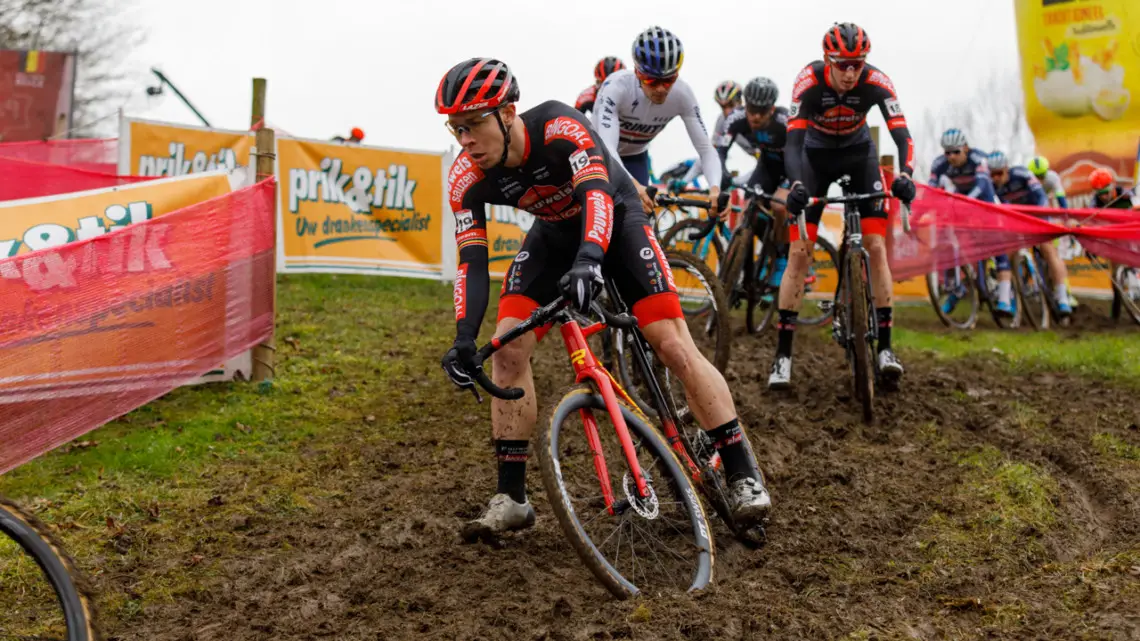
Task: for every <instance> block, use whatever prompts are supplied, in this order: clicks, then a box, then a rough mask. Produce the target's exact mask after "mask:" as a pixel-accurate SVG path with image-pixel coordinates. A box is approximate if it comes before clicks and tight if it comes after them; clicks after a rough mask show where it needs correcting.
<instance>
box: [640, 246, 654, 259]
mask: <svg viewBox="0 0 1140 641" xmlns="http://www.w3.org/2000/svg"><path fill="white" fill-rule="evenodd" d="M641 259H642V260H653V249H652V248H650V247H642V248H641Z"/></svg>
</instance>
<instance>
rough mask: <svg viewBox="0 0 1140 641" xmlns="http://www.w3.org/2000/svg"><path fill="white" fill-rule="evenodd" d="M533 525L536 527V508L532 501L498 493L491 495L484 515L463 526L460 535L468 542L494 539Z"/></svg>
mask: <svg viewBox="0 0 1140 641" xmlns="http://www.w3.org/2000/svg"><path fill="white" fill-rule="evenodd" d="M531 527H534V508H533V507H531V505H530V501H527V502H526V503H516V502H515V501H514V499H512V498H511V497H510V496H509V495H507V494H496V495H495V496H492V497H491V502H490V504H489V505H488V506H487V511H486V512H484V513H483V516H481V517H479V518H477V519H475V520H474V521H468V522H467V524H466V525H464V526H463V530H462V531H461V532H460V536H462V537H463V540H464V541H466V542H467V543H474V542H475V541H479V540H482V541H494V540H496V539H497V538H498V537H499V535H501V534H504V533H506V532H512V531H514V530H525V529H527V528H531Z"/></svg>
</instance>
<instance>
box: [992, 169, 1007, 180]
mask: <svg viewBox="0 0 1140 641" xmlns="http://www.w3.org/2000/svg"><path fill="white" fill-rule="evenodd" d="M1005 171H1006V170H1004V169H994V170H991V171H990V178H993V179H994V180H997V179H998V178H1004V177H1005Z"/></svg>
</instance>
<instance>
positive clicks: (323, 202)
mask: <svg viewBox="0 0 1140 641" xmlns="http://www.w3.org/2000/svg"><path fill="white" fill-rule="evenodd" d="M442 164H443V154H442V153H427V152H414V151H400V150H391V149H379V148H376V147H364V146H358V145H341V144H336V143H324V142H317V141H307V140H296V139H291V138H280V139H278V141H277V167H278V169H277V172H278V176H279V178H280V187H279V192H280V208H281V216H280V220H281V232H280V233H279V237H281V238H283V245H282V247H283V250H284V269H283V271H285V272H340V273H374V274H387V275H391V276H412V277H419V278H433V279H438V278H440V277H441V271H442V268H441V264H440V263H441V256H442V250H441V239H442V234H443V222H442V220H441V214H442V212H443V211H444V209H443V168H442ZM449 215H450V214H449Z"/></svg>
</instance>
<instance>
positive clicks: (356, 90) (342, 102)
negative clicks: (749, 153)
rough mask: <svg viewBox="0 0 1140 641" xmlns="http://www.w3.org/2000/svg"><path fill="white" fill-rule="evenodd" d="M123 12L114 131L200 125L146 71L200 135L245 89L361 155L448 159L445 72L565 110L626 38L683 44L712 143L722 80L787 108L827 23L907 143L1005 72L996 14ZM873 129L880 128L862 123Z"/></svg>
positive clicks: (408, 6) (661, 157) (922, 6)
mask: <svg viewBox="0 0 1140 641" xmlns="http://www.w3.org/2000/svg"><path fill="white" fill-rule="evenodd" d="M137 2H138V4H137V5H136V6H135V7H134V8H132V9H130V10H129V12H130V13H129V18H130V19H131V20H133V21H134V22H135V23H136V24H137V25H138V26H139V27H141V28H142V29H144V30H145V31H146V33H147V34H148V36H147V41H146V43H145V44H144V45H143V46H142V47H140V48H139V49H137V50H136V51H135V52H134V53H133V54H132V55H131V57H130V58H129V62H130V65H131V67H132V68H137V69H138V71H139V75H138V82H137V88H136V90H135V91H134V93H133V94H132V97H131V100H130V102H128V104H127V106H126V107H125V112H126V113H127V115H130V116H136V117H144V118H151V119H156V120H164V121H170V122H179V123H187V124H197V120H196V119H195V118H194V116H193V114H192V113H190V111H189V110H188V109H186V108H185V107H184V106H183V105H182V104H181V103H180V102H179V101H178V99H177V98H176V97H175V96H174V95H173V94H172V93H170V92H169V91H167V92H166V94H165V95H163V96H160V97H157V98H148V97H147V96H146V95H145V91H144V90H145V87H146V85H147V84H150V83H151V82H152V80H153V78H154V77H153V76H152V75H150V73H149V72H148V69H149V68H150V67H151V66H154V67H157V68H159V69H160V70H161V71H163V73H165V74H166V75H167V76H168V77H169V78H170V79H171V80H172V81H173V82H174V83H175V85H176V86H178V87H179V89H180V90H181V91H182V92H183V93H184V94H186V96H187V97H188V98H189V99H190V101H191V102H193V103H194V105H195V106H196V107H197V108H198V109H199V110H200V111H201V112H202V113H203V114H204V115H205V116H206V118H207V119H209V120H210V122H211V124H213V125H214V126H216V127H222V128H233V129H244V128H246V127H248V125H249V110H250V93H251V80H250V79H251V78H252V77H254V76H261V77H265V78H267V80H268V92H269V93H268V100H267V112H268V120H269V122H270V124H272V125H274V126H276V127H278V128H279V129H281V130H284V131H286V132H288V133H290V134H292V135H295V136H300V137H307V138H317V139H328V138H330V137H332V136H333V135H336V134H342V135H347V132H348V130H349V129H350V128H351V127H354V126H357V127H360V128H362V129H363V130H364V131H365V134H366V137H365V143H366V144H372V145H379V146H395V147H404V148H412V149H426V150H443V149H447V148H448V147H450V146H451V145H453V144H454V140H453V139H452V138H451V137H450V136H449V135H448V133H447V131H446V129H445V128H444V126H443V122H444V118H443V117H441V116H439V115H438V114H436V113H435V110H434V108H433V99H434V96H435V90H436V86H437V84H438V83H439V79H440V78H441V77H442V75H443V74H444V73H445V72H446V71H447V69H448V68H449V67H450V66H452V65H453V64H455V63H457V62H459V61H461V60H464V59H466V58H470V57H474V56H491V57H496V58H499V59H501V60H503V61H505V62H506V63H507V64H509V65H510V66H511V69H512V70H513V71H514V73H515V75H516V77H517V78H518V79H519V82H520V87H521V90H522V101H521V104H520V107H521V108H522V109H526V108H528V107H530V106H533V105H535V104H537V103H539V102H542V101H544V100H548V99H558V100H562V101H564V102H567V103H570V104H573V102H574V99H575V97H577V95H578V93H579V91H581V90H582V89H584V88H585V87H586V86H588V85H589V84H592V83H593V75H592V70H593V66H594V64H595V62H596V61H597V60H598V59H599V58H601V57H602V56H605V55H618V56H620V57H621V58H622V59H623V60H624V61H625V62H626V64H630V62H631V61H630V46H631V44H632V42H633V39H634V37H635V36H636V35H637V33H638V32H640V31H641V30H643V29H644V28H646V27H648V26H650V25H652V24H659V25H661V26H663V27H665V28H667V29H669V30H671V31H673V32H674V33H675V34H677V36H678V37H679V38H680V39H681V41H682V43H683V44H684V47H685V64H684V67H683V68H682V70H681V77H682V78H684V79H685V80H686V81H688V82H689V84H690V85H692V87H693V89H694V90H695V91H696V93H697V96H698V97H699V98H700V100H701V107H702V113H703V114H704V115H705V120H706V125H707V126H708V127H710V128H711V127H712V123H713V122H714V121H715V118H716V114H717V110H718V107H717V105H716V103H715V102H714V101H713V97H712V96H713V90H714V89H715V87H716V85H717V84H718V83H719V82H721V81H722V80H726V79H733V80H736V81H737V82H740V83H741V84H743V83H745V82H747V81H748V79H749V78H751V77H754V76H759V75H764V76H768V77H770V78H772V79H774V80H775V81H776V82H777V83H778V85H779V87H780V102H779V104H784V105H786V104H787V102H788V97H789V95H790V92H791V85H792V80H793V79H794V78H795V76H796V74H797V73H798V72H799V70H800V69H801V68H802V67H803V66H804V65H805V64H807V63H808V62H810V61H811V60H814V59H816V58H818V57H819V51H820V41H821V39H822V36H823V33H824V31H825V30H826V29H827V27H829V26H830V25H831V24H832V22H836V21H840V22H842V21H852V22H856V23H857V24H859V25H861V26H862V27H863V28H865V29H866V30H867V31H868V33H869V35H870V37H871V42H872V45H873V49H872V52H871V57H870V61H871V62H872V63H873V64H875V65H876V66H878V67H879V68H880V69H882V70H883V71H885V72H886V73H887V74H888V75H889V76H890V77H891V78H892V80H893V81H894V83H895V87H896V89H897V90H898V92H899V97H900V100H901V102H902V105H903V107H904V110H905V113H906V114H907V116H908V121H910V123H911V127H910V129H911V132H912V134H913V135H918V133H919V132H921V131H922V128H921V119H922V116H923V114H924V112H925V111H926V110H927V109H937V108H938V107H939V106H940V105H942V104H944V103H947V102H954V101H958V100H961V99H963V98H966V97H969V96H971V95H973V94H974V93H975V91H976V87H977V85H978V84H979V83H980V82H981V81H983V80H984V79H985V78H986V77H987V76H989V75H990V73H991V72H993V71H1005V70H1016V69H1017V67H1018V53H1017V34H1016V30H1015V23H1014V10H1013V3H1012V2H1010V1H1008V0H956V1H955V2H954V3H953V4H952V6H949V5H947V3H946V2H944V1H943V0H910V1H906V0H845V1H838V0H801V1H799V2H796V1H787V0H784V1H775V0H718V1H717V2H703V1H701V0H687V1H676V0H655V1H654V2H642V1H637V2H632V1H611V2H605V3H602V4H594V3H590V4H583V5H580V6H579V5H577V4H576V3H574V2H567V1H561V2H547V1H545V0H530V1H526V2H514V1H503V0H500V1H498V2H486V3H478V2H458V1H445V0H417V1H413V2H395V1H376V0H323V1H313V0H273V1H270V0H225V1H223V0H196V1H195V2H189V3H183V2H178V3H175V2H165V1H160V0H137ZM603 14H605V15H603ZM979 98H980V99H985V98H986V97H985V96H979ZM992 98H994V99H998V98H999V97H997V96H993V97H992ZM871 124H872V125H874V124H879V125H881V124H882V119H881V117H880V116H879V113H878V110H877V109H876V110H874V111H873V112H872V119H871ZM881 144H882V149H881V150H880V153H890V154H894V153H895V149H894V147H893V143H891V142H890V139H889V137H887V136H886V132H885V131H884V132H883V142H882V143H881ZM650 153H651V155H652V157H653V165H654V168H655V169H657V170H660V169H664V168H665V167H667V166H668V165H670V164H672V163H674V162H677V161H679V160H682V159H684V158H689V157H693V156H695V153H694V152H693V149H692V147H691V145H690V143H689V141H688V136H687V135H686V133H685V130H684V126H683V125H682V124H681V123H680V122H674V123H671V124H670V126H669V127H668V128H667V129H666V130H665V131H664V132H663V133H662V134H661V135H660V136H659V137H658V138H657V139H656V140H655V141H654V142H653V144H652V145H651V146H650ZM737 153H739V152H737ZM742 160H743V159H742V157H741V156H735V157H732V158H730V162H729V165H730V167H731V168H734V169H744V168H745V167H747V168H749V169H750V167H751V163H748V162H742Z"/></svg>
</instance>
